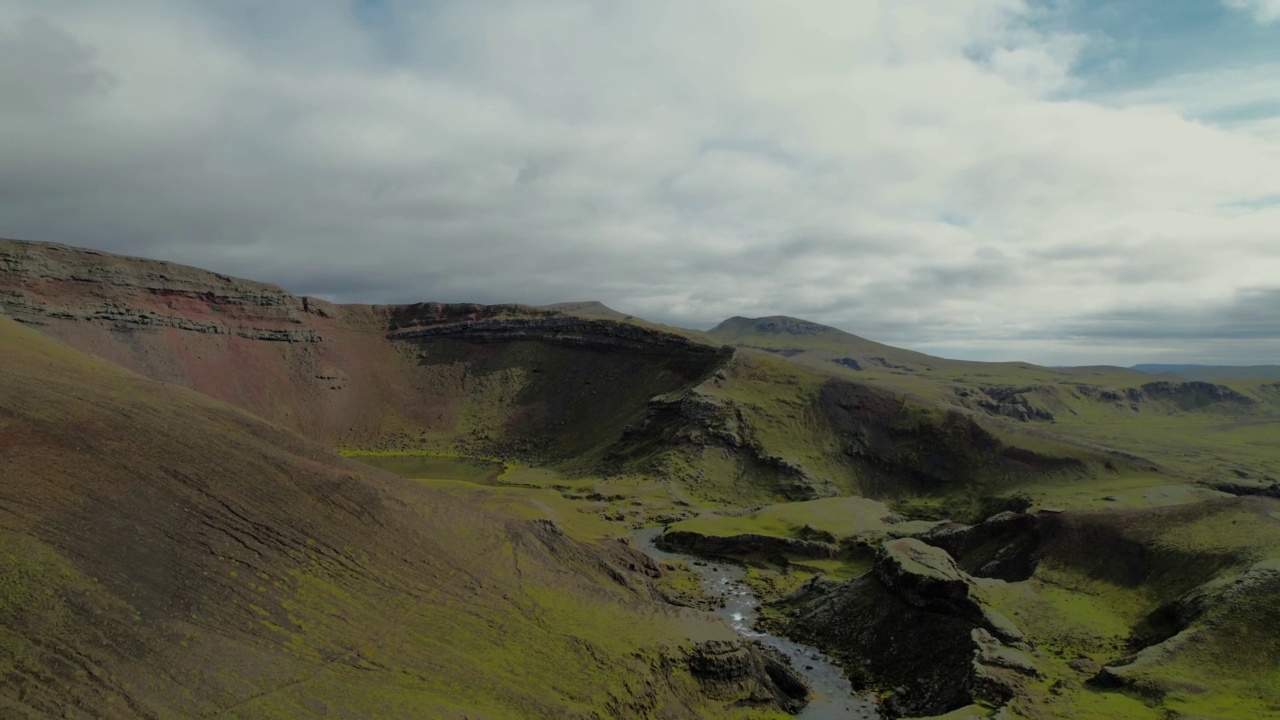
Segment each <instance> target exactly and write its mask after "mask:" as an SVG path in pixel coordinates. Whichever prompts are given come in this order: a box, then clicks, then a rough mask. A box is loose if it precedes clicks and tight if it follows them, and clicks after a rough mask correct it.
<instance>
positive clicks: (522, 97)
mask: <svg viewBox="0 0 1280 720" xmlns="http://www.w3.org/2000/svg"><path fill="white" fill-rule="evenodd" d="M8 6H9V7H10V8H12V11H10V12H8V13H6V15H5V18H6V19H0V90H2V91H4V92H5V95H6V97H11V98H18V99H19V100H18V101H16V102H6V103H4V104H3V105H0V165H2V166H3V167H4V168H5V172H4V173H3V174H0V218H4V222H3V224H2V225H0V234H3V235H8V236H17V237H25V238H31V239H43V240H52V241H59V242H68V243H72V244H79V245H86V246H90V247H97V248H102V249H106V250H111V251H117V252H125V253H131V254H142V255H148V256H153V257H162V258H166V259H171V260H175V261H180V262H185V263H191V264H196V265H200V266H204V267H209V268H211V269H216V270H219V271H221V272H226V273H232V274H239V275H245V276H250V277H255V278H260V279H264V280H268V281H274V282H279V283H281V284H284V285H285V286H286V287H288V288H290V289H292V290H294V291H297V292H304V293H310V294H317V295H322V296H326V297H331V298H334V299H337V300H344V301H353V302H391V301H398V302H409V301H418V300H428V299H431V300H473V301H479V302H498V301H522V302H530V303H548V302H555V301H560V300H565V299H583V298H597V299H600V300H602V301H604V302H606V303H608V304H610V305H614V306H616V307H618V308H620V309H622V310H625V311H627V312H631V313H636V314H638V315H642V316H647V317H651V318H653V319H656V320H661V321H667V322H676V323H682V324H688V325H694V326H704V327H705V326H709V325H711V324H714V323H715V322H717V321H719V320H720V319H722V318H724V317H728V316H731V315H766V314H776V313H786V314H795V315H804V316H807V317H809V318H810V319H813V320H816V321H819V322H826V323H829V324H834V325H837V326H840V327H843V328H846V329H848V330H850V331H853V332H858V333H860V334H864V335H868V336H871V337H874V338H876V339H883V340H887V341H892V342H898V343H901V344H907V345H912V346H917V347H945V348H946V349H947V351H948V352H953V353H956V354H960V355H968V356H974V357H979V356H981V357H986V356H989V355H991V354H993V353H996V354H999V355H1000V356H1002V357H1009V356H1011V355H1010V354H1022V355H1024V356H1025V357H1028V358H1030V359H1042V360H1048V359H1051V358H1052V359H1055V360H1057V359H1059V358H1060V357H1061V356H1064V355H1068V356H1069V355H1071V353H1073V352H1075V353H1076V355H1075V356H1072V357H1071V358H1070V359H1071V361H1078V362H1086V361H1092V360H1093V359H1095V357H1101V356H1102V355H1106V354H1107V353H1110V352H1111V351H1110V350H1106V352H1103V351H1102V350H1099V349H1098V348H1095V347H1091V346H1089V345H1087V344H1077V345H1072V343H1084V342H1085V340H1086V339H1087V338H1088V337H1093V336H1087V334H1083V333H1076V330H1078V329H1079V327H1081V326H1083V325H1087V324H1089V323H1102V324H1106V323H1108V322H1110V320H1108V319H1107V318H1108V317H1110V316H1108V315H1107V313H1112V312H1116V311H1119V310H1123V309H1125V308H1133V307H1139V306H1140V307H1143V308H1152V309H1153V311H1154V310H1161V309H1163V310H1162V311H1165V312H1170V313H1175V315H1174V316H1176V313H1178V312H1180V311H1181V310H1182V309H1184V308H1187V307H1197V306H1199V307H1206V306H1209V305H1212V304H1214V303H1223V302H1228V301H1229V300H1230V299H1231V298H1234V297H1237V296H1239V295H1240V293H1242V292H1244V291H1245V290H1246V289H1249V288H1258V287H1265V286H1266V285H1267V283H1270V282H1273V280H1272V279H1273V278H1275V277H1277V274H1278V273H1280V247H1278V246H1277V245H1276V244H1275V243H1274V228H1275V227H1280V225H1278V224H1277V222H1278V221H1280V216H1278V215H1277V210H1276V208H1275V207H1274V206H1272V205H1270V204H1268V201H1267V200H1266V199H1267V198H1275V197H1280V134H1278V133H1277V131H1276V130H1275V129H1274V125H1269V124H1268V123H1269V122H1270V121H1269V120H1267V119H1266V118H1253V119H1251V120H1249V122H1248V123H1247V126H1246V124H1245V123H1241V124H1237V125H1229V124H1208V122H1207V121H1205V120H1204V119H1202V118H1200V117H1199V116H1198V115H1197V110H1196V108H1195V107H1193V106H1195V105H1196V103H1197V98H1198V99H1199V102H1200V103H1201V104H1202V105H1208V106H1212V107H1219V106H1223V105H1224V103H1225V104H1227V105H1230V103H1231V102H1234V101H1230V102H1228V101H1224V100H1219V99H1214V98H1213V97H1212V93H1211V92H1210V91H1211V90H1214V89H1215V86H1214V84H1213V82H1210V81H1204V82H1199V81H1198V82H1199V84H1197V83H1195V82H1189V81H1187V79H1186V78H1183V81H1180V82H1182V84H1180V85H1179V84H1177V83H1175V82H1174V81H1172V80H1170V81H1169V82H1168V84H1166V85H1161V86H1152V87H1153V88H1155V89H1154V90H1152V91H1151V93H1152V94H1149V95H1148V96H1140V95H1134V96H1114V97H1109V98H1105V99H1093V100H1087V99H1084V97H1085V96H1083V95H1081V94H1079V93H1078V92H1077V90H1078V89H1079V86H1080V83H1081V82H1082V80H1081V78H1080V77H1079V76H1078V74H1077V73H1076V70H1075V67H1076V62H1077V59H1078V57H1079V55H1080V53H1081V52H1082V50H1083V48H1085V47H1086V46H1087V44H1088V43H1089V42H1090V40H1089V38H1087V37H1085V36H1083V35H1081V34H1080V33H1078V32H1074V31H1071V30H1070V29H1055V30H1048V29H1044V27H1043V26H1042V25H1040V24H1038V17H1039V16H1038V14H1037V13H1038V12H1039V11H1037V10H1036V9H1034V8H1033V7H1032V6H1031V5H1029V4H1027V3H1024V2H1021V1H1020V0H957V1H956V2H951V3H946V4H945V6H940V5H938V4H936V3H932V2H926V1H925V0H896V1H895V0H882V1H877V2H871V1H868V2H859V3H847V2H842V1H837V0H815V1H814V2H810V3H806V4H804V5H803V6H784V5H780V4H777V3H773V2H765V1H764V0H741V1H738V2H727V1H720V0H707V1H706V2H698V3H684V2H675V1H674V0H654V1H653V2H646V3H614V4H602V3H594V2H588V1H587V0H547V1H546V2H541V3H535V4H531V3H524V2H516V1H515V0H486V1H484V2H481V1H476V2H445V1H441V2H432V3H415V2H407V1H405V2H398V1H396V0H381V1H380V2H377V3H362V4H361V7H362V8H363V9H362V10H361V11H360V12H354V11H353V10H352V6H351V5H349V4H348V3H346V2H340V1H339V0H318V1H316V2H307V3H302V2H301V1H300V0H281V2H278V3H271V4H268V5H262V4H260V3H250V2H247V1H246V0H233V1H231V2H226V3H217V4H210V3H201V2H196V1H195V0H189V1H187V2H173V3H166V4H165V6H164V8H163V9H161V10H157V9H156V7H155V5H154V4H153V3H149V2H142V0H121V1H120V2H115V3H111V4H110V7H107V6H105V5H104V4H102V3H96V2H90V1H89V0H68V2H64V3H57V4H52V3H45V2H37V1H36V0H10V2H9V3H8ZM370 7H373V8H375V9H376V12H372V11H371V10H370V9H369V8H370ZM1250 77H1251V78H1253V79H1251V80H1249V81H1248V82H1251V83H1255V85H1256V86H1257V87H1266V83H1267V82H1268V81H1267V80H1265V78H1262V77H1261V76H1250ZM1219 79H1220V78H1219ZM1255 81H1256V82H1255ZM1231 82H1232V83H1233V84H1232V87H1237V88H1238V87H1241V86H1243V85H1245V84H1247V83H1246V82H1245V81H1244V80H1241V79H1240V78H1239V77H1237V78H1235V79H1234V80H1232V81H1231ZM1250 92H1252V91H1250ZM1068 330H1070V331H1071V333H1074V334H1070V333H1069V334H1063V335H1059V336H1057V337H1058V340H1056V341H1055V342H1054V343H1049V342H1048V341H1047V340H1046V339H1045V338H1046V332H1050V331H1052V332H1061V333H1067V331H1068ZM1069 335H1070V336H1069ZM1199 337H1201V340H1200V341H1195V340H1194V339H1192V338H1187V339H1186V343H1187V344H1188V347H1189V345H1190V344H1193V343H1194V342H1201V343H1203V344H1205V345H1206V346H1208V345H1210V344H1212V343H1213V342H1216V340H1215V339H1214V338H1212V337H1210V336H1209V335H1207V334H1203V333H1202V334H1201V335H1200V336H1199ZM1072 338H1074V339H1072ZM1151 342H1156V341H1155V340H1151ZM1242 342H1258V341H1257V340H1256V339H1254V340H1242ZM1157 344H1158V343H1157ZM1144 347H1145V348H1148V349H1144ZM1130 351H1131V352H1132V354H1133V361H1138V360H1144V359H1147V357H1148V356H1147V355H1144V353H1148V352H1150V353H1158V352H1163V351H1162V350H1159V348H1156V345H1150V346H1149V347H1148V346H1144V345H1142V344H1141V343H1140V342H1139V343H1137V344H1135V345H1133V346H1132V347H1130V348H1128V349H1127V350H1126V352H1130ZM1241 352H1242V353H1243V352H1245V351H1241ZM1250 352H1251V351H1250ZM1107 357H1110V355H1107ZM1162 357H1163V356H1162Z"/></svg>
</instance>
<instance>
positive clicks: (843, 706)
mask: <svg viewBox="0 0 1280 720" xmlns="http://www.w3.org/2000/svg"><path fill="white" fill-rule="evenodd" d="M662 530H663V528H661V527H657V526H655V527H648V528H644V529H641V530H637V531H636V532H635V533H634V534H633V535H632V537H633V538H634V539H635V543H636V548H638V549H639V550H642V551H643V552H645V553H646V554H647V555H649V556H650V557H652V558H654V559H656V560H681V561H684V562H685V563H687V564H688V565H689V567H691V568H693V571H694V572H696V573H697V574H698V576H699V577H700V578H701V579H702V585H703V587H705V588H706V590H707V592H708V593H710V594H711V595H714V596H716V597H719V598H723V599H724V607H722V608H720V609H719V610H717V611H716V613H717V614H718V615H720V616H721V617H723V618H724V619H725V620H727V621H728V622H729V624H730V625H732V626H733V629H734V630H736V631H737V632H738V633H739V634H741V635H742V636H743V637H747V638H750V639H752V640H758V641H760V642H761V643H763V644H765V645H768V646H769V647H772V648H775V649H777V650H779V651H780V652H782V653H783V654H784V655H786V656H787V657H788V658H790V659H791V664H792V665H793V666H794V667H795V669H796V670H797V671H798V672H799V673H800V674H801V675H803V676H804V677H805V679H806V680H808V681H809V685H810V687H811V688H813V694H812V696H811V697H810V699H809V704H808V705H807V706H806V707H805V708H804V709H803V710H801V711H800V713H799V714H797V715H796V717H799V718H804V720H849V719H850V718H854V719H858V720H860V719H862V718H879V717H880V716H879V714H878V713H877V712H876V706H875V703H874V702H872V701H871V700H870V699H868V698H865V697H858V696H855V695H854V694H853V688H852V686H851V685H850V684H849V679H848V678H847V677H845V675H844V671H843V670H841V669H840V666H839V665H836V663H835V662H834V661H833V660H832V659H831V658H829V657H827V656H826V655H825V654H823V653H822V652H821V651H819V650H818V649H816V648H813V647H810V646H808V645H804V644H801V643H798V642H795V641H793V640H789V639H787V638H784V637H779V636H777V635H772V634H770V633H763V632H760V631H758V630H756V629H755V628H754V627H752V626H753V625H754V624H755V621H756V616H757V608H759V606H760V601H759V600H758V599H756V596H755V594H754V593H752V592H751V590H750V588H748V587H747V586H746V585H745V584H744V583H743V582H742V581H743V578H744V577H745V576H746V568H744V567H742V566H741V565H736V564H732V563H725V562H719V561H709V560H703V559H701V558H696V557H693V556H690V555H682V554H679V553H670V552H666V551H664V550H660V549H659V548H658V547H657V546H656V545H654V544H653V541H654V538H656V537H657V536H658V535H661V534H662Z"/></svg>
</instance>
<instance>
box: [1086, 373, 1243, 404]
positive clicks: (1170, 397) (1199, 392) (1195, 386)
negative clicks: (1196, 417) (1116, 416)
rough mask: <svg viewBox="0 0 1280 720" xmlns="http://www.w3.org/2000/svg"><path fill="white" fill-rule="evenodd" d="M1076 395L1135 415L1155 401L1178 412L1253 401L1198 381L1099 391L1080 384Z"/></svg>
mask: <svg viewBox="0 0 1280 720" xmlns="http://www.w3.org/2000/svg"><path fill="white" fill-rule="evenodd" d="M1076 393H1077V394H1078V395H1080V396H1082V397H1091V398H1095V399H1097V400H1098V401H1099V402H1109V403H1112V404H1114V405H1116V406H1117V407H1120V408H1127V409H1129V410H1133V411H1134V412H1139V411H1141V409H1142V406H1143V405H1144V404H1147V403H1152V402H1157V403H1165V404H1168V405H1173V406H1175V407H1177V408H1178V409H1179V410H1198V409H1200V408H1205V407H1209V406H1211V405H1218V404H1224V403H1225V404H1233V405H1241V406H1246V405H1253V404H1254V403H1255V401H1254V400H1253V398H1250V397H1249V396H1247V395H1244V394H1241V393H1239V392H1237V391H1235V390H1233V389H1231V388H1230V387H1227V386H1226V385H1217V384H1214V383H1207V382H1201V381H1186V382H1174V381H1169V380H1161V381H1158V382H1149V383H1146V384H1144V385H1142V386H1141V387H1136V388H1122V389H1115V388H1100V387H1095V386H1091V385H1081V386H1079V387H1077V388H1076Z"/></svg>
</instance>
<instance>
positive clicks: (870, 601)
mask: <svg viewBox="0 0 1280 720" xmlns="http://www.w3.org/2000/svg"><path fill="white" fill-rule="evenodd" d="M775 607H777V608H778V609H782V610H783V611H784V612H783V619H781V620H773V621H770V623H769V624H770V626H771V629H775V630H780V631H782V632H785V633H786V634H789V635H792V636H794V637H797V638H799V639H802V640H804V641H806V642H809V643H811V644H814V645H816V646H819V647H822V648H823V649H824V650H826V651H827V652H829V653H831V654H832V655H833V656H835V657H836V658H837V659H839V660H840V662H841V664H842V665H843V666H844V667H845V669H846V670H847V671H848V672H849V675H850V678H851V679H852V680H853V682H854V686H855V688H875V689H892V690H893V691H894V692H892V693H891V694H890V695H889V697H888V698H887V699H886V700H885V702H884V710H885V712H886V713H887V714H888V715H890V716H892V717H899V716H915V715H934V714H942V713H945V712H949V711H951V710H954V709H956V708H959V707H963V706H965V705H968V704H971V703H973V702H975V701H982V702H987V703H992V704H997V705H998V704H1003V703H1006V702H1008V701H1009V700H1010V699H1012V698H1014V697H1016V696H1017V695H1018V694H1019V693H1020V691H1021V689H1022V687H1023V685H1024V684H1025V683H1026V681H1027V679H1028V678H1030V677H1033V676H1036V675H1037V671H1036V668H1035V665H1034V662H1033V661H1032V659H1031V658H1030V657H1029V655H1028V654H1027V653H1026V652H1025V648H1026V646H1025V645H1024V644H1023V639H1022V633H1021V632H1020V631H1019V630H1018V628H1017V627H1015V626H1014V625H1013V624H1012V623H1011V622H1010V621H1009V620H1008V619H1006V618H1005V617H1003V616H1002V615H1000V614H999V613H997V612H995V611H993V610H992V609H991V608H989V607H987V606H986V604H985V603H984V602H983V601H982V599H981V595H980V591H979V589H978V587H977V583H976V581H975V580H974V579H973V578H972V577H970V576H969V575H967V574H966V573H964V572H963V571H961V570H960V568H958V567H957V566H956V564H955V562H954V561H953V560H952V559H951V557H950V556H949V555H947V553H946V552H945V551H943V550H941V549H940V548H936V547H932V546H930V545H926V544H925V543H923V542H920V541H919V540H915V539H910V538H908V539H900V540H892V541H889V542H887V543H885V544H884V545H883V546H882V547H881V550H880V552H879V553H878V554H877V556H876V561H875V566H874V569H873V571H872V572H871V573H868V574H867V575H865V576H863V577H861V578H858V579H855V580H850V581H847V582H843V583H835V582H831V581H828V580H815V581H810V582H809V583H806V584H805V585H804V586H802V587H801V588H800V589H799V590H797V591H796V592H795V593H793V594H792V595H791V596H790V597H788V598H785V599H784V600H782V601H780V602H779V603H776V604H775Z"/></svg>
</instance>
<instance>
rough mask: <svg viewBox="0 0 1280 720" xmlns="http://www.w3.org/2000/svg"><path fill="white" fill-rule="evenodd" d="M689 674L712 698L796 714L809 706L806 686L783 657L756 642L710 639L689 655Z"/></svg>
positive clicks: (807, 687) (694, 648)
mask: <svg viewBox="0 0 1280 720" xmlns="http://www.w3.org/2000/svg"><path fill="white" fill-rule="evenodd" d="M688 666H689V672H690V673H691V674H692V675H693V676H694V678H696V679H697V680H698V682H699V683H700V684H701V685H702V688H703V691H704V692H705V693H706V694H707V695H708V696H710V697H711V698H713V699H717V700H725V701H732V702H734V704H736V705H740V706H747V707H775V708H778V709H781V710H783V711H785V712H789V713H796V712H799V711H800V710H801V709H803V708H804V706H805V705H807V704H808V703H809V685H808V683H807V682H805V679H804V677H802V676H801V675H800V674H799V673H797V672H796V670H795V669H794V668H793V667H791V662H790V661H789V660H787V658H786V656H785V655H783V654H782V653H780V652H778V651H777V650H774V649H773V648H770V647H766V646H764V645H762V644H760V643H758V642H749V641H746V640H711V641H708V642H704V643H700V644H698V645H695V646H694V647H693V648H692V649H691V650H690V651H689V652H688Z"/></svg>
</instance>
